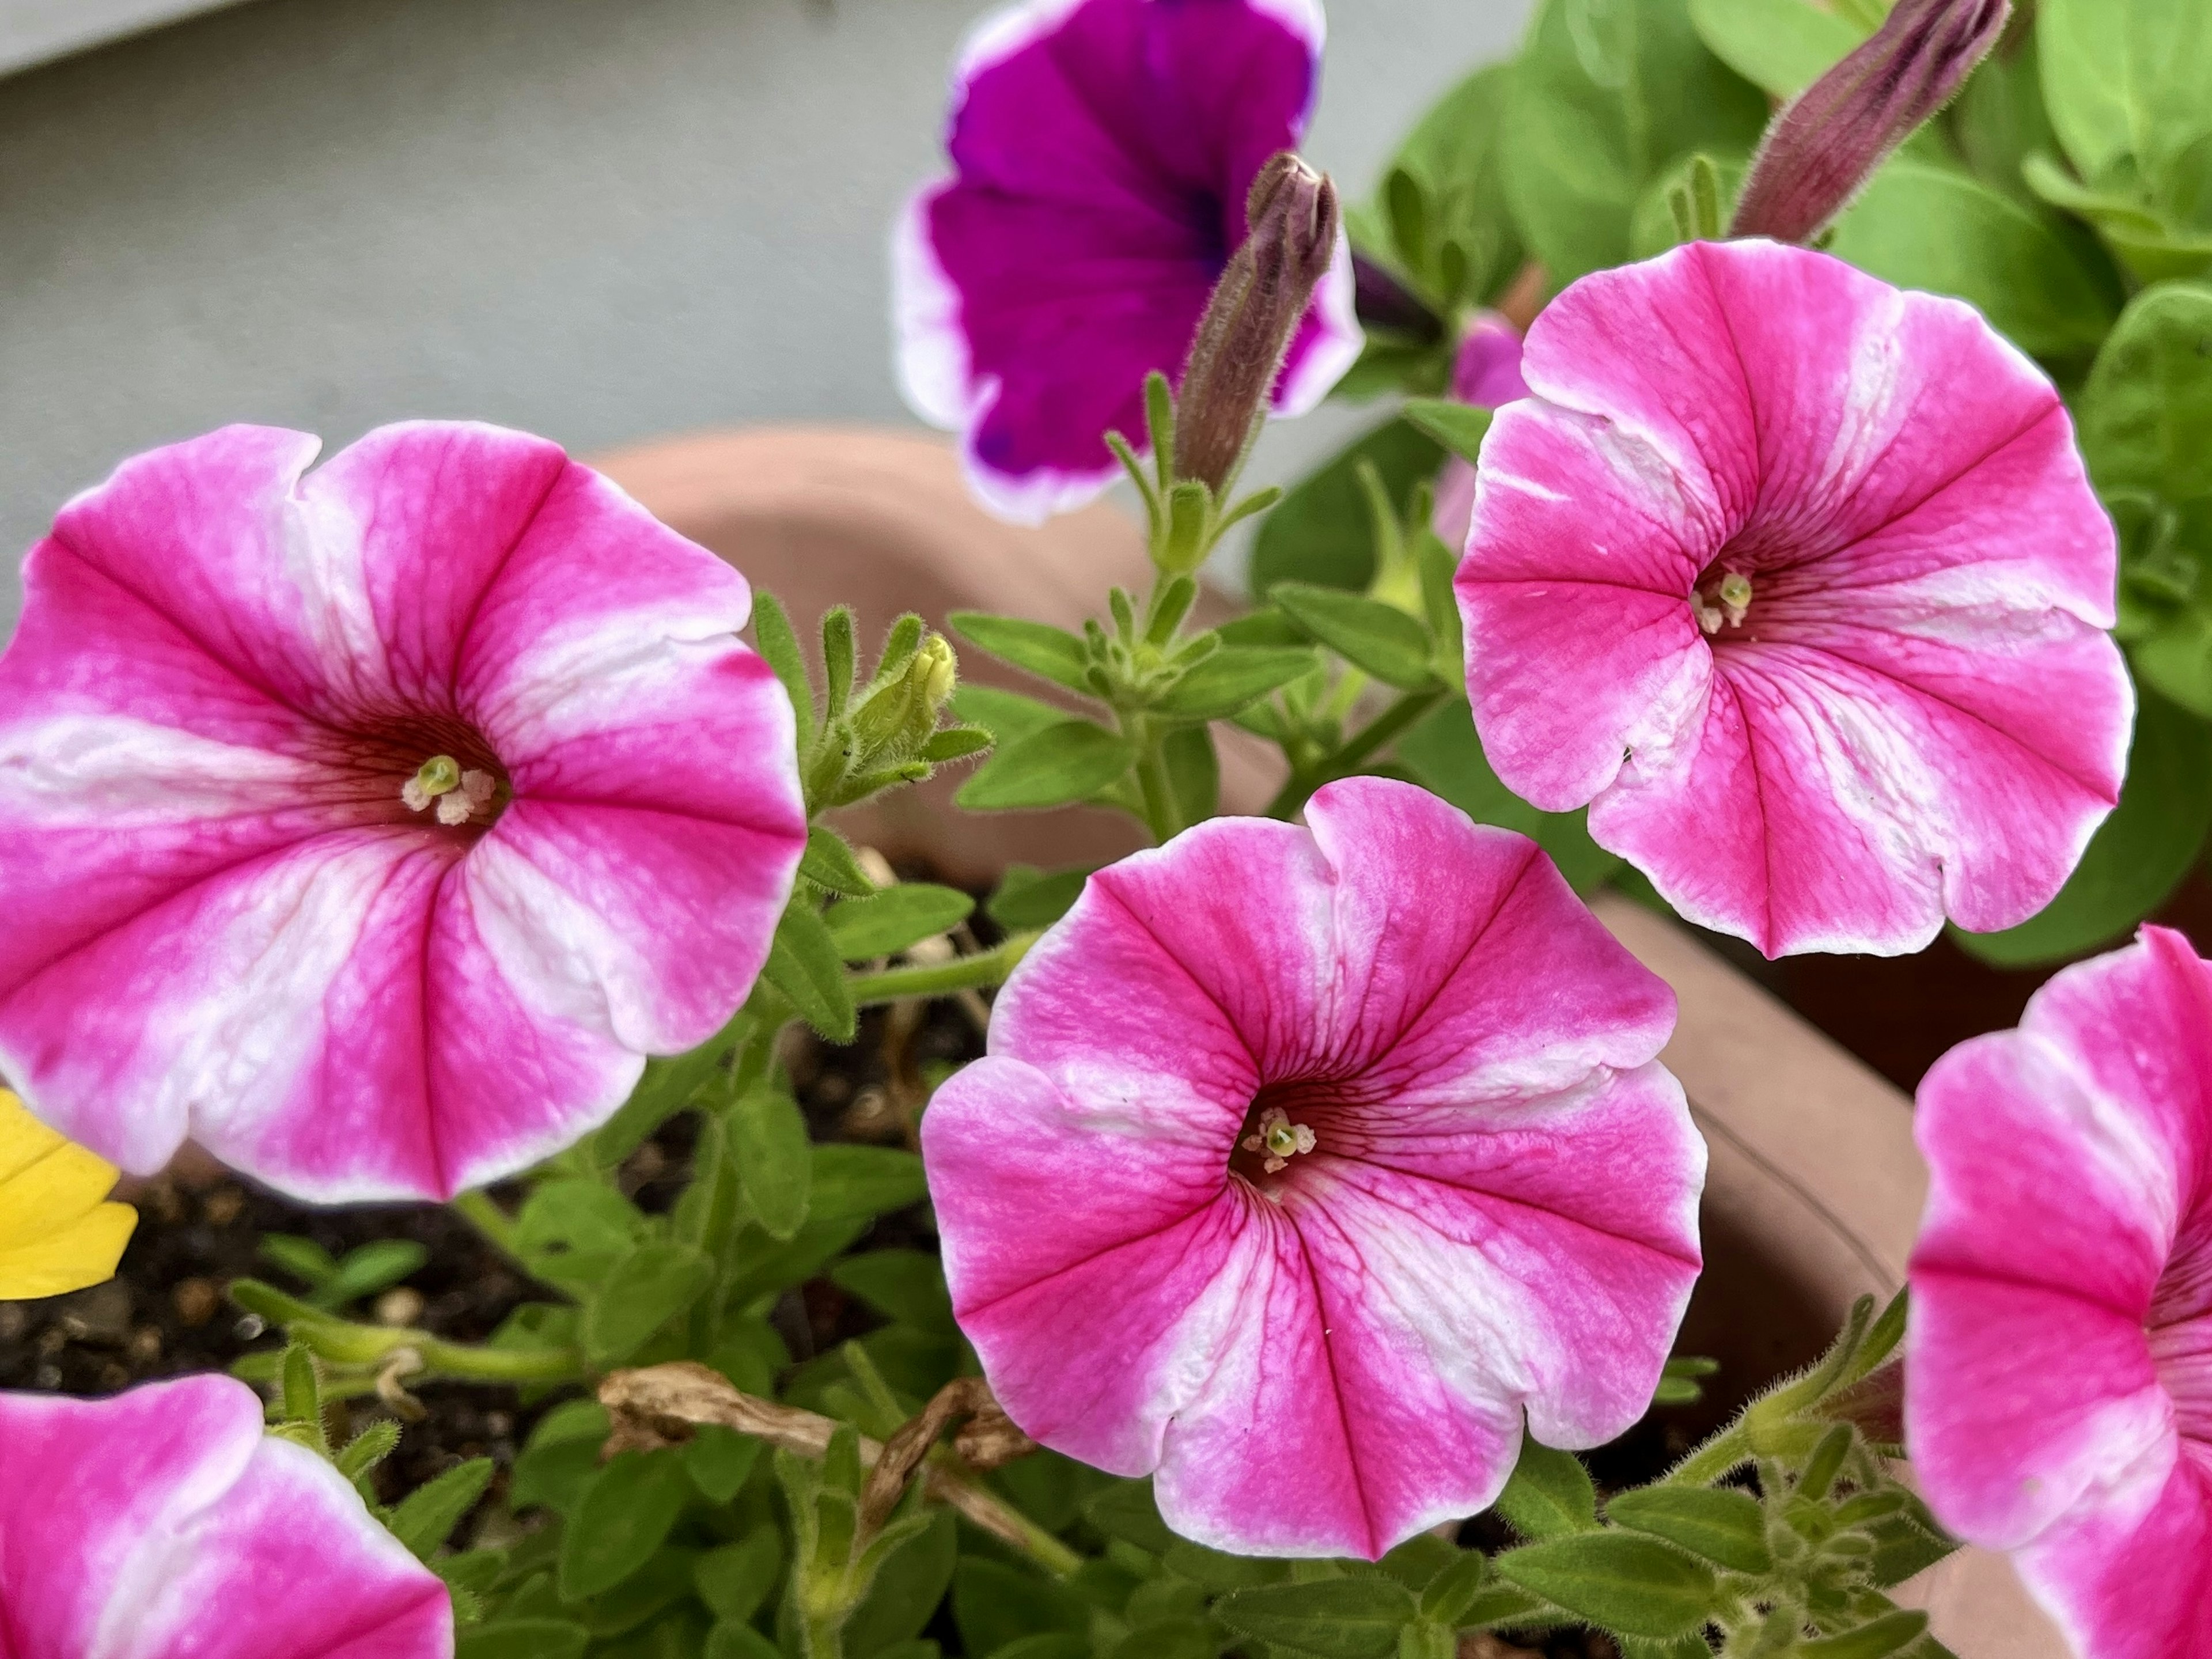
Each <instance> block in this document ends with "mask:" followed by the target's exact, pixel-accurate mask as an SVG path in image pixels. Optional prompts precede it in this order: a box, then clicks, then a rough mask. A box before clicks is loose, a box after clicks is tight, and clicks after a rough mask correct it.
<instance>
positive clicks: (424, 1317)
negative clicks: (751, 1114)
mask: <svg viewBox="0 0 2212 1659" xmlns="http://www.w3.org/2000/svg"><path fill="white" fill-rule="evenodd" d="M898 1018H899V1017H898V1016H896V1015H895V1014H893V1013H891V1012H884V1011H878V1012H871V1013H870V1014H869V1015H868V1016H867V1017H866V1018H865V1019H864V1020H863V1021H862V1023H861V1029H860V1037H859V1040H858V1041H857V1042H854V1044H852V1045H851V1046H850V1047H848V1048H830V1047H829V1046H827V1045H824V1044H822V1043H818V1042H814V1041H813V1040H812V1039H811V1038H802V1039H800V1040H799V1041H796V1042H794V1043H793V1048H792V1049H791V1051H790V1053H789V1055H788V1058H789V1060H790V1063H791V1070H792V1074H793V1084H794V1085H795V1086H796V1088H797V1089H798V1091H799V1100H800V1103H801V1104H802V1105H803V1106H804V1108H805V1111H806V1115H807V1118H808V1121H809V1124H810V1126H811V1128H812V1130H813V1133H814V1134H815V1136H816V1137H817V1139H845V1140H876V1141H891V1142H896V1141H898V1140H901V1139H903V1138H904V1134H905V1125H906V1123H907V1122H908V1121H910V1115H908V1116H902V1111H901V1106H902V1103H905V1102H909V1101H915V1100H918V1099H919V1098H920V1096H919V1095H917V1094H916V1093H915V1091H916V1090H918V1089H920V1088H921V1087H922V1086H923V1085H922V1084H921V1070H922V1068H924V1067H927V1066H933V1065H942V1064H946V1063H952V1062H957V1061H959V1060H965V1059H969V1058H972V1057H973V1056H974V1055H975V1054H980V1053H981V1052H982V1043H981V1034H980V1031H979V1030H978V1028H977V1027H976V1025H975V1023H974V1021H973V1019H972V1018H970V1017H969V1014H968V1013H967V1012H963V1010H962V1009H961V1007H960V1006H958V1005H957V1004H952V1003H943V1004H937V1005H933V1006H931V1007H930V1008H929V1009H927V1011H926V1012H924V1014H923V1017H922V1018H921V1021H920V1022H919V1024H917V1025H916V1026H915V1029H913V1030H900V1029H896V1025H895V1022H896V1021H897V1020H898ZM695 1139H696V1127H695V1124H694V1122H693V1120H691V1119H690V1117H689V1116H684V1117H678V1118H677V1119H675V1120H673V1121H671V1122H670V1123H669V1124H667V1125H666V1126H665V1127H664V1128H663V1129H662V1130H661V1131H660V1132H659V1133H658V1134H656V1135H655V1136H654V1137H653V1139H650V1140H648V1141H647V1142H646V1143H645V1144H644V1145H643V1146H641V1147H639V1149H638V1150H637V1152H635V1153H634V1154H633V1155H632V1156H631V1158H629V1161H628V1162H627V1163H626V1164H624V1165H623V1170H622V1173H621V1176H620V1180H621V1184H622V1187H623V1191H624V1192H625V1193H627V1194H629V1197H630V1198H631V1199H632V1200H634V1201H635V1203H636V1204H637V1205H638V1206H639V1207H640V1208H641V1209H643V1210H645V1211H646V1212H648V1213H654V1212H665V1211H666V1210H667V1209H669V1208H670V1207H671V1206H673V1205H674V1203H675V1202H676V1200H677V1198H678V1195H679V1194H681V1193H682V1192H683V1190H684V1187H685V1185H686V1184H687V1183H688V1182H689V1180H690V1157H691V1150H692V1145H693V1142H694V1140H695ZM210 1173H211V1175H212V1178H211V1179H195V1178H193V1177H191V1176H181V1177H179V1176H163V1177H161V1178H160V1179H158V1180H155V1181H153V1182H148V1183H144V1184H143V1185H141V1186H138V1187H137V1188H136V1190H132V1191H129V1192H127V1193H126V1194H125V1196H127V1197H129V1198H130V1200H131V1202H132V1203H133V1204H134V1205H135V1206H137V1210H138V1228H137V1232H136V1233H134V1234H133V1235H132V1237H131V1243H130V1244H129V1246H128V1247H127V1248H126V1249H125V1251H124V1253H123V1260H122V1262H121V1264H120V1266H119V1267H118V1271H117V1273H116V1276H115V1277H114V1278H113V1279H110V1280H109V1281H108V1282H107V1283H106V1284H105V1285H96V1286H94V1288H92V1289H90V1290H88V1291H78V1292H76V1293H75V1294H73V1295H70V1296H61V1297H48V1298H46V1299H45V1300H43V1301H36V1302H0V1389H7V1390H18V1391H26V1392H32V1393H44V1394H58V1395H75V1396H78V1397H82V1398H98V1397H100V1396H101V1395H111V1394H114V1393H116V1392H118V1391H119V1390H121V1389H127V1388H131V1387H134V1386H136V1385H137V1384H138V1383H149V1382H154V1381H157V1380H160V1379H161V1378H165V1377H175V1376H189V1375H191V1374H193V1373H196V1372H204V1371H223V1370H228V1369H229V1368H230V1366H231V1365H232V1364H234V1362H236V1361H237V1360H238V1359H240V1358H243V1357H244V1356H246V1355H247V1354H250V1353H256V1352H267V1351H271V1350H274V1349H276V1348H277V1347H278V1346H281V1344H280V1339H279V1336H278V1334H276V1333H275V1332H272V1331H270V1330H269V1329H267V1328H265V1327H264V1325H263V1323H262V1322H261V1321H260V1320H259V1319H258V1317H256V1316H253V1315H252V1314H248V1313H246V1312H245V1311H244V1310H241V1309H240V1308H239V1307H238V1306H237V1305H236V1304H234V1303H232V1302H231V1301H230V1300H229V1298H228V1296H227V1295H226V1294H225V1291H226V1288H227V1287H228V1285H229V1283H230V1281H231V1280H232V1279H240V1278H252V1279H266V1280H267V1281H268V1282H270V1284H273V1285H277V1286H278V1287H279V1288H281V1289H283V1290H286V1291H293V1292H295V1293H298V1292H300V1291H302V1290H303V1289H304V1288H305V1287H304V1286H302V1285H300V1284H299V1283H298V1282H297V1281H296V1280H295V1279H292V1278H291V1277H290V1276H289V1275H288V1274H287V1273H284V1272H283V1270H282V1269H280V1268H278V1267H276V1266H275V1265H274V1264H272V1263H271V1262H270V1261H267V1260H265V1259H264V1258H263V1257H262V1256H261V1255H260V1254H259V1246H260V1241H261V1239H262V1238H263V1237H265V1236H267V1235H269V1234H271V1233H284V1234H290V1235H293V1236H295V1237H301V1238H307V1239H310V1240H312V1241H313V1243H316V1244H319V1245H320V1246H321V1247H322V1248H323V1249H325V1250H327V1251H329V1252H330V1253H331V1255H333V1256H337V1257H340V1258H343V1256H344V1255H346V1253H347V1252H348V1251H349V1250H352V1249H357V1248H359V1247H360V1246H361V1245H363V1244H366V1243H371V1242H373V1241H376V1240H381V1239H404V1240H411V1241H413V1242H415V1243H419V1244H421V1245H422V1246H423V1247H424V1249H427V1250H428V1252H429V1258H428V1261H425V1262H424V1263H423V1265H422V1267H421V1268H420V1269H418V1270H417V1271H416V1272H415V1273H412V1274H410V1275H409V1276H408V1278H407V1279H405V1280H404V1281H403V1285H402V1287H401V1288H400V1290H399V1291H398V1293H397V1295H396V1297H395V1298H394V1301H393V1302H392V1304H383V1302H382V1298H381V1297H372V1298H370V1299H369V1301H368V1304H364V1305H358V1306H356V1307H353V1308H350V1309H349V1310H347V1311H348V1313H349V1316H350V1317H353V1318H356V1319H364V1320H366V1319H374V1318H376V1317H377V1316H378V1315H379V1313H380V1311H385V1312H388V1313H389V1314H390V1315H391V1316H392V1322H393V1323H396V1324H406V1325H411V1326H414V1327H416V1328H421V1329H423V1330H428V1331H429V1332H431V1333H432V1334H435V1335H437V1336H441V1337H445V1338H447V1339H449V1340H454V1341H460V1342H478V1341H482V1340H483V1339H485V1338H486V1337H488V1336H489V1335H490V1334H492V1332H493V1331H494V1330H495V1329H496V1328H498V1326H499V1324H500V1322H501V1321H502V1320H504V1319H505V1318H506V1317H507V1315H509V1314H510V1313H512V1312H513V1310H514V1309H515V1308H516V1307H517V1306H518V1305H520V1304H522V1303H525V1302H532V1301H557V1300H559V1299H560V1298H559V1297H558V1295H557V1293H556V1292H554V1291H549V1290H547V1289H546V1288H545V1287H544V1286H543V1285H538V1284H536V1283H534V1282H533V1281H532V1280H531V1279H528V1278H527V1277H526V1276H525V1275H524V1274H523V1273H520V1271H519V1270H518V1269H517V1268H516V1267H514V1266H513V1263H512V1262H510V1261H508V1260H507V1258H506V1257H505V1256H503V1255H501V1254H500V1253H499V1252H498V1251H497V1250H495V1249H493V1248H492V1247H491V1246H490V1245H489V1243H486V1242H485V1240H484V1239H483V1236H482V1235H481V1234H479V1233H478V1232H477V1231H476V1229H475V1228H473V1227H472V1226H471V1225H469V1224H468V1223H467V1222H466V1221H465V1220H464V1219H462V1218H461V1217H460V1216H459V1215H458V1214H457V1213H455V1212H453V1211H452V1210H449V1209H447V1208H446V1207H445V1206H441V1205H411V1204H410V1205H362V1206H350V1207H347V1208H342V1209H314V1208H309V1207H307V1206H301V1205H298V1204H295V1203H293V1202H292V1201H290V1200H288V1199H284V1198H282V1197H279V1196H278V1195H277V1194H274V1193H271V1192H269V1191H268V1190H266V1189H265V1188H260V1187H258V1186H256V1185H254V1184H253V1183H252V1182H246V1181H242V1180H240V1179H238V1178H236V1177H234V1176H228V1175H223V1174H220V1173H214V1172H210ZM495 1196H497V1197H499V1198H501V1200H503V1201H504V1202H506V1203H507V1205H508V1206H509V1207H510V1208H511V1207H512V1206H513V1203H514V1202H515V1200H516V1198H517V1196H518V1190H517V1189H515V1188H497V1189H495ZM891 1245H920V1246H921V1247H922V1248H932V1247H933V1235H932V1234H931V1233H930V1232H929V1231H928V1229H927V1225H925V1222H924V1219H923V1217H922V1215H921V1212H919V1211H915V1212H907V1213H905V1214H902V1215H894V1216H886V1217H884V1218H883V1219H882V1220H880V1221H878V1223H877V1224H876V1228H875V1231H874V1232H873V1233H872V1234H871V1235H870V1236H869V1237H868V1239H867V1240H866V1247H873V1248H878V1249H880V1248H884V1247H886V1246H891ZM387 1294H391V1293H387ZM788 1300H789V1304H790V1305H789V1306H788V1308H787V1309H781V1310H779V1314H780V1315H781V1317H779V1319H778V1321H777V1323H778V1326H779V1328H781V1330H782V1332H783V1334H784V1336H785V1339H786V1340H787V1341H788V1342H790V1343H791V1345H792V1346H793V1350H794V1352H795V1353H797V1355H798V1357H799V1358H807V1357H809V1356H810V1355H811V1354H812V1353H814V1352H819V1351H821V1350H822V1349H824V1348H827V1347H832V1346H836V1344H838V1343H840V1342H842V1341H844V1340H846V1339H847V1338H848V1337H851V1336H856V1335H860V1334H864V1333H865V1332H866V1331H868V1330H870V1329H872V1328H874V1326H875V1325H876V1323H878V1321H877V1320H876V1318H875V1317H874V1316H872V1314H870V1313H869V1312H868V1311H867V1310H866V1309H865V1308H864V1307H862V1306H860V1304H857V1303H854V1302H852V1301H851V1300H850V1299H849V1298H848V1297H845V1296H844V1295H843V1294H842V1292H841V1291H837V1290H836V1288H835V1287H834V1286H832V1285H829V1284H828V1283H827V1282H826V1281H823V1282H822V1283H820V1284H817V1285H809V1286H807V1287H806V1289H805V1293H804V1294H803V1295H802V1296H799V1297H792V1298H789V1299H788ZM415 1392H416V1397H417V1398H419V1400H420V1401H421V1402H422V1405H423V1407H425V1408H426V1409H427V1411H428V1417H427V1418H426V1419H424V1420H423V1421H421V1422H419V1423H402V1424H401V1425H400V1428H401V1432H400V1439H399V1449H398V1451H397V1452H396V1453H395V1454H394V1455H392V1457H391V1458H390V1459H389V1460H387V1461H386V1463H385V1464H384V1465H383V1467H382V1468H380V1470H379V1472H378V1487H379V1493H380V1497H381V1498H383V1499H384V1500H385V1501H386V1502H393V1501H396V1500H397V1499H398V1498H400V1497H401V1496H403V1495H404V1494H405V1493H406V1492H410V1491H412V1490H413V1489H414V1488H415V1487H416V1486H420V1485H422V1483H423V1482H424V1481H426V1480H431V1479H433V1478H434V1477H435V1476H436V1475H438V1474H442V1473H443V1472H444V1471H445V1470H447V1469H449V1468H453V1466H454V1465H455V1464H457V1463H460V1462H465V1461H467V1460H468V1459H470V1458H474V1457H489V1458H492V1459H493V1460H494V1461H495V1462H497V1463H498V1464H499V1465H500V1468H501V1479H502V1480H503V1479H504V1475H505V1472H506V1471H507V1468H510V1467H511V1466H512V1464H513V1458H514V1454H515V1450H516V1448H517V1447H518V1446H520V1444H521V1443H523V1442H524V1441H525V1440H526V1439H527V1438H528V1435H529V1430H530V1426H531V1425H532V1423H533V1422H534V1421H535V1420H536V1419H537V1418H538V1415H539V1414H540V1413H543V1412H544V1410H546V1409H547V1408H548V1407H550V1406H551V1405H552V1404H554V1403H556V1401H557V1400H559V1399H561V1398H564V1397H566V1396H564V1395H556V1396H554V1397H552V1398H551V1399H538V1400H535V1401H532V1403H531V1404H529V1405H527V1406H526V1405H525V1404H524V1402H523V1401H522V1399H521V1398H520V1395H519V1394H518V1393H517V1391H516V1390H514V1389H512V1388H503V1387H502V1388H492V1387H485V1386H480V1385H467V1384H459V1383H427V1384H425V1385H423V1386H422V1388H421V1389H419V1390H416V1391H415ZM333 1409H334V1413H335V1412H336V1411H337V1409H339V1408H337V1407H334V1408H333ZM343 1411H344V1413H345V1419H346V1420H344V1421H341V1422H337V1423H334V1424H333V1425H332V1426H333V1428H334V1430H335V1431H337V1432H339V1433H341V1434H342V1435H343V1434H353V1433H358V1432H359V1431H361V1430H362V1428H364V1427H366V1426H367V1425H368V1424H369V1423H371V1422H373V1421H375V1420H376V1419H379V1418H380V1417H384V1416H387V1415H389V1413H388V1412H387V1410H386V1407H384V1406H383V1405H382V1404H381V1402H380V1401H374V1400H368V1401H350V1402H346V1403H345V1404H344V1406H343ZM499 1491H500V1488H499V1486H496V1485H495V1486H494V1487H493V1489H492V1491H491V1492H490V1493H489V1494H488V1496H487V1501H488V1502H489V1501H490V1500H491V1499H494V1498H496V1497H497V1496H498V1493H499Z"/></svg>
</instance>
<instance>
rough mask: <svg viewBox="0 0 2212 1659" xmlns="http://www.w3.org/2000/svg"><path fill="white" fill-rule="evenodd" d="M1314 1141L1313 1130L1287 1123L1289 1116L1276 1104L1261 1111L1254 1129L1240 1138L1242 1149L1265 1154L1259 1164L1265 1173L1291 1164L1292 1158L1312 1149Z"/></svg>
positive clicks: (1275, 1173)
mask: <svg viewBox="0 0 2212 1659" xmlns="http://www.w3.org/2000/svg"><path fill="white" fill-rule="evenodd" d="M1317 1144H1318V1142H1317V1141H1316V1137H1315V1135H1314V1132H1313V1131H1312V1130H1311V1129H1310V1128H1308V1127H1306V1126H1305V1125H1304V1124H1303V1123H1293V1122H1291V1115H1290V1114H1289V1113H1288V1112H1286V1111H1285V1110H1284V1109H1282V1108H1281V1107H1279V1106H1270V1107H1269V1108H1268V1109H1267V1110H1266V1111H1264V1112H1262V1113H1261V1114H1260V1121H1259V1123H1258V1124H1257V1126H1255V1132H1254V1133H1251V1134H1249V1135H1246V1136H1245V1137H1244V1150H1245V1151H1246V1152H1260V1153H1263V1154H1265V1157H1264V1158H1263V1160H1262V1162H1261V1165H1260V1167H1261V1169H1262V1170H1266V1171H1267V1173H1268V1174H1269V1175H1280V1174H1281V1173H1282V1172H1283V1171H1284V1170H1287V1169H1289V1168H1290V1167H1291V1159H1292V1158H1296V1157H1297V1155H1298V1154H1299V1153H1300V1152H1311V1151H1313V1149H1314V1147H1315V1146H1316V1145H1317Z"/></svg>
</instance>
